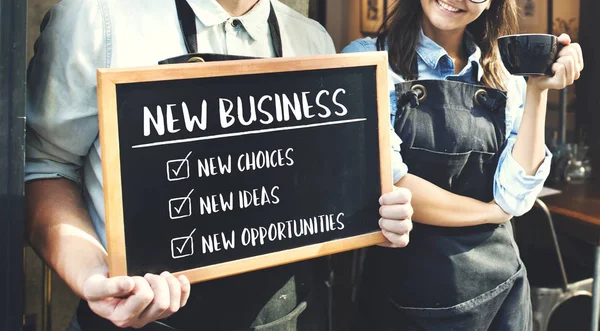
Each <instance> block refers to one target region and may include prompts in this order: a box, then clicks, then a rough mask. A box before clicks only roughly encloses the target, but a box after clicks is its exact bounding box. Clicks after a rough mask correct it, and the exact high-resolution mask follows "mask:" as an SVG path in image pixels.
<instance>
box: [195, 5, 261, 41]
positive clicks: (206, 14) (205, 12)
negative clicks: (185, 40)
mask: <svg viewBox="0 0 600 331" xmlns="http://www.w3.org/2000/svg"><path fill="white" fill-rule="evenodd" d="M188 2H189V4H190V7H192V9H193V10H194V13H195V14H196V16H197V17H198V19H199V20H200V23H202V25H204V26H205V27H210V26H214V25H219V24H221V23H224V22H227V21H228V20H230V19H232V18H233V17H231V16H230V15H229V13H228V12H227V11H225V9H223V7H221V5H220V4H219V3H218V2H217V0H188ZM270 13H271V6H270V0H259V1H258V3H256V5H254V7H252V9H250V11H249V12H247V13H246V14H245V15H243V16H241V17H235V18H236V19H239V20H240V22H242V26H243V27H244V29H245V30H246V32H248V34H249V35H250V37H251V38H252V39H254V40H260V39H262V38H264V37H266V36H267V33H265V32H266V30H267V28H268V22H267V20H268V18H269V14H270Z"/></svg>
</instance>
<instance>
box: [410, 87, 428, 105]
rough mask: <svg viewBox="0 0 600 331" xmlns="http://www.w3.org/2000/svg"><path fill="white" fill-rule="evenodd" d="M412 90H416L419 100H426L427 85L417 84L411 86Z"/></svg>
mask: <svg viewBox="0 0 600 331" xmlns="http://www.w3.org/2000/svg"><path fill="white" fill-rule="evenodd" d="M410 90H411V91H413V92H415V94H416V96H417V100H419V102H423V100H425V98H427V89H426V88H425V86H423V85H421V84H415V85H413V86H412V87H411V88H410Z"/></svg>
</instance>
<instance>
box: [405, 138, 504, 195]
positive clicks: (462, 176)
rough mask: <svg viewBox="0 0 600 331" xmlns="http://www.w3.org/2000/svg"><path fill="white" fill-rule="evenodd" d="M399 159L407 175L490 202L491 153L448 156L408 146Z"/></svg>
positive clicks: (492, 175) (492, 169) (449, 154)
mask: <svg viewBox="0 0 600 331" xmlns="http://www.w3.org/2000/svg"><path fill="white" fill-rule="evenodd" d="M402 157H403V160H404V162H405V163H406V164H407V165H408V171H409V173H411V174H413V175H416V176H419V177H421V178H424V179H426V180H428V181H430V182H431V183H433V184H434V185H436V186H439V187H441V188H443V189H444V190H447V191H450V192H452V193H455V194H459V195H463V196H468V197H471V198H476V199H478V200H482V201H483V200H487V201H485V202H489V201H491V200H492V199H493V187H492V185H493V179H494V173H495V171H496V165H497V163H496V162H495V161H496V159H497V158H496V154H495V153H490V152H484V151H475V150H471V151H466V152H457V153H448V152H440V151H434V150H430V149H426V148H420V147H414V146H412V147H410V148H409V149H408V150H404V152H403V153H402ZM474 178H480V179H482V180H483V182H481V180H473V179H474Z"/></svg>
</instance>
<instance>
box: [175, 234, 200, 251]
mask: <svg viewBox="0 0 600 331" xmlns="http://www.w3.org/2000/svg"><path fill="white" fill-rule="evenodd" d="M194 232H196V229H194V230H192V233H190V235H189V236H187V237H186V239H185V241H184V242H183V245H181V248H179V247H177V251H178V252H179V254H181V252H183V249H184V248H185V245H186V244H187V243H188V241H190V239H191V238H192V235H193V234H194Z"/></svg>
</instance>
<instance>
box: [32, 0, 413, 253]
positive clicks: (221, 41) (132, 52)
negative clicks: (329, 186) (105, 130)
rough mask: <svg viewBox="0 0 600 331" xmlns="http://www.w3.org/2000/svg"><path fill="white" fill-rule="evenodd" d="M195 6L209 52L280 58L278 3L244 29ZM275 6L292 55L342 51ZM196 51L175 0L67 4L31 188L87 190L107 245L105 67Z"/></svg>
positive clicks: (41, 97) (52, 28) (48, 44)
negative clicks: (102, 134)
mask: <svg viewBox="0 0 600 331" xmlns="http://www.w3.org/2000/svg"><path fill="white" fill-rule="evenodd" d="M188 2H189V4H190V6H191V7H192V9H193V10H194V12H195V14H196V16H197V20H196V26H197V30H198V50H199V52H213V53H223V54H235V55H247V56H262V57H269V56H273V55H274V50H273V47H272V43H271V36H270V32H269V29H268V25H267V17H268V15H269V12H270V7H269V0H261V1H259V2H258V4H257V5H256V6H255V7H254V8H253V9H252V10H251V11H250V12H248V13H247V14H245V15H244V16H242V17H240V18H239V19H240V21H241V22H242V24H240V25H237V27H233V26H232V24H229V23H230V22H231V20H232V17H230V15H229V14H228V13H227V12H226V11H225V10H224V9H223V8H222V7H221V6H220V5H219V4H218V3H217V2H216V0H188ZM271 2H272V3H273V7H274V10H275V13H276V15H277V19H278V21H279V25H280V30H281V37H282V46H283V55H284V56H302V55H317V54H333V53H335V47H334V45H333V42H332V40H331V37H330V36H329V34H328V33H327V32H326V31H325V29H324V28H323V27H322V26H321V25H320V24H318V23H317V22H315V21H313V20H310V19H308V18H306V17H304V16H302V15H300V14H298V13H297V12H295V11H294V10H292V9H291V8H289V7H287V6H285V5H284V4H282V3H280V2H279V1H276V0H272V1H271ZM186 53H187V51H186V48H185V44H184V41H183V37H182V34H181V31H180V27H179V22H178V19H177V12H176V8H175V1H173V0H87V1H81V0H63V1H61V2H60V3H59V4H57V5H56V6H55V7H54V8H53V9H52V10H51V11H50V12H49V14H48V15H47V16H46V18H45V23H44V25H43V28H42V33H41V36H40V38H39V39H38V41H37V42H36V53H35V56H34V58H33V60H32V61H31V63H30V67H29V81H28V100H27V102H28V103H27V122H28V132H27V162H26V166H25V173H26V175H25V180H28V181H29V180H34V179H41V178H61V177H62V178H68V179H71V180H73V181H75V182H77V183H79V184H82V185H83V194H84V200H85V202H86V204H87V207H88V211H89V212H90V215H91V218H92V221H93V224H94V227H95V230H96V232H97V234H98V237H99V238H100V240H101V242H102V244H103V245H104V247H106V238H105V224H104V196H103V190H102V168H101V162H100V160H101V155H100V141H99V139H98V110H97V101H96V100H97V97H96V69H97V68H107V67H112V68H118V67H135V66H148V65H156V64H157V63H158V61H159V60H163V59H166V58H170V57H174V56H179V55H183V54H186ZM398 148H399V146H397V147H396V150H397V149H398ZM396 154H397V153H396ZM398 159H399V157H398ZM401 166H402V165H398V164H397V165H396V167H395V168H398V167H401ZM404 168H405V166H404ZM404 171H405V170H404ZM395 172H396V173H397V174H399V173H400V171H399V170H396V171H395ZM396 177H397V178H398V179H399V177H398V175H396Z"/></svg>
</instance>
